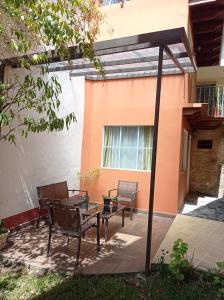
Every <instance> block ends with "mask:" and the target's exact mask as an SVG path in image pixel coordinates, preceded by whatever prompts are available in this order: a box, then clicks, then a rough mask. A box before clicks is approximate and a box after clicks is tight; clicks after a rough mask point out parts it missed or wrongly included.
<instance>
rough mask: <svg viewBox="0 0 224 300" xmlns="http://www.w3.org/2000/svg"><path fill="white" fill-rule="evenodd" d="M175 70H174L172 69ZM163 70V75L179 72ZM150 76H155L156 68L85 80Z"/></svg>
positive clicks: (178, 71) (91, 77) (178, 72)
mask: <svg viewBox="0 0 224 300" xmlns="http://www.w3.org/2000/svg"><path fill="white" fill-rule="evenodd" d="M173 70H175V71H173ZM173 70H172V71H171V70H167V71H163V75H171V74H172V75H174V74H180V70H179V69H177V68H176V69H173ZM152 76H157V70H156V71H146V72H142V73H123V74H122V73H120V74H111V75H106V76H105V77H102V76H91V75H90V76H86V77H85V78H86V79H87V80H97V81H99V80H102V81H104V80H113V79H127V78H140V77H152Z"/></svg>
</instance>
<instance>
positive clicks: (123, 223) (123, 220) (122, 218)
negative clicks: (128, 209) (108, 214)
mask: <svg viewBox="0 0 224 300" xmlns="http://www.w3.org/2000/svg"><path fill="white" fill-rule="evenodd" d="M122 227H124V209H122Z"/></svg>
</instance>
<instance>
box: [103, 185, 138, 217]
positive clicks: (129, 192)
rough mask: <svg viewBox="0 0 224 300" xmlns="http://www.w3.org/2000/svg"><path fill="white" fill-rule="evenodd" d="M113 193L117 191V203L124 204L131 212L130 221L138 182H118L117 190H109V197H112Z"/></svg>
mask: <svg viewBox="0 0 224 300" xmlns="http://www.w3.org/2000/svg"><path fill="white" fill-rule="evenodd" d="M113 191H117V193H116V196H117V198H118V202H125V203H127V204H128V206H129V208H130V210H131V214H130V219H131V220H132V218H133V210H134V205H135V201H136V198H137V192H138V182H133V181H122V180H119V181H118V186H117V188H116V189H112V190H109V192H108V196H109V197H111V196H112V192H113Z"/></svg>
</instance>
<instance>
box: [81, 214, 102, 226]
mask: <svg viewBox="0 0 224 300" xmlns="http://www.w3.org/2000/svg"><path fill="white" fill-rule="evenodd" d="M97 215H98V216H100V212H99V211H98V212H95V213H93V214H91V216H89V217H87V218H85V220H83V221H82V222H81V225H84V224H85V223H87V222H88V221H89V220H91V219H92V218H95V217H97Z"/></svg>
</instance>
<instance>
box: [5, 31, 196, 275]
mask: <svg viewBox="0 0 224 300" xmlns="http://www.w3.org/2000/svg"><path fill="white" fill-rule="evenodd" d="M69 50H70V54H71V59H72V60H71V62H70V63H67V62H64V61H60V58H59V56H58V55H57V53H56V51H54V50H51V51H48V56H49V60H50V62H51V64H50V67H49V71H52V72H55V71H62V70H71V76H72V77H73V76H85V78H87V79H90V80H107V79H108V80H109V79H117V78H134V77H145V76H157V85H156V99H155V116H154V130H153V151H152V166H151V180H150V194H149V213H148V229H147V245H146V259H145V272H146V274H149V272H150V268H151V241H152V222H153V205H154V188H155V174H156V157H157V139H158V124H159V111H160V93H161V79H162V75H166V74H183V73H189V72H194V71H195V70H196V67H195V63H194V60H193V57H192V53H191V49H190V45H189V41H188V38H187V35H186V32H185V29H184V28H183V27H181V28H175V29H170V30H163V31H158V32H151V33H145V34H140V35H135V36H130V37H123V38H118V39H112V40H107V41H102V42H96V43H95V44H94V50H95V55H96V56H97V57H98V58H99V59H100V61H101V63H102V66H103V68H104V73H105V76H104V77H102V76H100V75H98V74H97V72H96V70H95V69H94V67H93V65H92V64H91V63H90V62H89V61H87V60H86V59H82V54H81V53H80V52H79V51H78V49H77V47H76V46H72V47H70V48H69ZM0 61H1V60H0ZM1 62H2V64H3V65H4V64H11V65H13V66H15V67H16V66H18V65H17V63H16V59H15V58H13V59H7V60H5V61H1Z"/></svg>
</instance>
